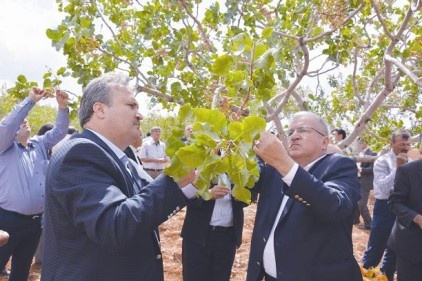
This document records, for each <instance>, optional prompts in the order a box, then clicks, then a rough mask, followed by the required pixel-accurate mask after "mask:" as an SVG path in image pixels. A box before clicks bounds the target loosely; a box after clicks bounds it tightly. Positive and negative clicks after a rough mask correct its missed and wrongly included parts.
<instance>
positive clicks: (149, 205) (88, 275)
mask: <svg viewBox="0 0 422 281" xmlns="http://www.w3.org/2000/svg"><path fill="white" fill-rule="evenodd" d="M128 80H129V79H128V78H127V77H125V76H122V75H118V74H116V73H109V74H106V75H104V76H102V77H100V78H97V79H94V80H93V81H91V82H90V83H89V84H88V85H87V87H86V88H85V89H84V93H83V96H82V100H81V105H80V108H79V120H80V124H81V127H83V128H84V130H83V132H82V133H81V134H80V135H76V136H74V137H72V138H71V139H70V140H69V141H67V142H66V143H64V144H63V145H62V146H61V147H60V148H59V149H58V150H57V152H56V153H55V154H54V155H53V157H52V159H51V162H50V165H49V167H48V171H47V181H46V207H45V208H46V211H45V239H46V241H47V243H46V245H45V251H44V261H43V264H42V276H41V280H45V281H50V280H60V281H66V280H69V281H70V280H79V281H92V280H102V281H103V280H110V281H111V280H113V281H114V280H143V281H162V280H163V279H164V277H163V263H162V258H161V252H160V243H159V237H158V232H157V227H158V226H159V225H160V224H161V223H162V222H164V221H166V220H167V219H169V218H170V217H171V216H172V215H173V214H175V213H176V212H177V211H178V210H180V208H182V207H183V206H184V205H185V204H186V198H190V197H191V196H193V195H194V194H195V191H196V189H195V188H194V187H193V186H192V185H191V184H190V183H191V182H192V181H193V180H194V178H195V174H194V172H192V173H190V174H189V175H188V176H186V177H185V178H182V179H181V180H180V181H179V183H175V182H174V181H173V180H172V179H171V178H169V177H167V176H165V175H161V176H159V177H158V178H157V179H156V180H154V181H153V182H151V183H150V184H149V185H147V186H142V183H141V181H140V179H139V178H138V177H137V173H136V171H135V170H134V167H133V165H131V162H128V159H127V156H126V155H125V154H124V153H123V150H124V149H125V148H126V147H127V146H128V145H129V144H131V143H132V142H133V141H134V139H135V138H137V137H139V127H140V121H141V119H142V116H141V114H140V113H139V112H138V103H137V101H136V99H135V96H134V95H133V93H132V92H131V91H130V90H129V88H128ZM128 163H129V164H128ZM180 187H182V188H180ZM191 191H193V193H190V192H191Z"/></svg>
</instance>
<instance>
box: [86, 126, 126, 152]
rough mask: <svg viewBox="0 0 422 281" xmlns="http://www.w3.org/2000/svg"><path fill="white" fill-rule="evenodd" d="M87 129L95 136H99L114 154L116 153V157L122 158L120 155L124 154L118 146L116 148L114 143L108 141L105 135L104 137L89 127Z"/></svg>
mask: <svg viewBox="0 0 422 281" xmlns="http://www.w3.org/2000/svg"><path fill="white" fill-rule="evenodd" d="M87 130H89V131H91V132H93V133H94V134H95V135H96V136H97V137H99V138H100V139H101V140H102V141H103V142H104V143H105V144H106V145H107V146H108V147H109V148H110V149H111V150H112V151H113V152H114V154H116V156H117V158H119V159H122V157H123V156H125V155H126V154H125V153H124V152H123V151H122V150H121V149H120V148H118V147H117V146H116V145H114V144H113V143H112V142H111V141H109V140H108V139H107V138H106V137H104V136H103V135H101V134H100V133H98V132H96V131H94V130H91V129H87Z"/></svg>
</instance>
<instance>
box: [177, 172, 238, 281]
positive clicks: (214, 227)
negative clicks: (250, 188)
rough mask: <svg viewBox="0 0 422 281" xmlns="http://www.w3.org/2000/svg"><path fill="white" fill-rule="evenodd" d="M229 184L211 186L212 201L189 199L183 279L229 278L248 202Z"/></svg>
mask: <svg viewBox="0 0 422 281" xmlns="http://www.w3.org/2000/svg"><path fill="white" fill-rule="evenodd" d="M223 176H224V175H223ZM225 182H226V183H227V181H225ZM227 186H228V184H226V185H225V186H222V185H215V186H213V187H211V188H210V194H211V196H212V199H211V200H208V201H205V200H203V199H202V198H200V197H195V198H193V199H190V200H188V203H187V210H186V216H185V221H184V224H183V228H182V232H181V236H182V237H183V242H182V263H183V280H184V281H197V280H201V281H229V280H230V274H231V271H232V266H233V262H234V258H235V254H236V249H237V248H239V247H240V245H241V243H242V231H243V208H244V207H245V206H246V204H245V203H243V202H240V201H237V200H235V199H234V198H233V197H232V196H231V194H230V189H229V188H228V187H227Z"/></svg>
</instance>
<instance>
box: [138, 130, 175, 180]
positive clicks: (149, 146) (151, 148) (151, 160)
mask: <svg viewBox="0 0 422 281" xmlns="http://www.w3.org/2000/svg"><path fill="white" fill-rule="evenodd" d="M160 136H161V129H160V128H159V127H153V128H152V129H151V138H150V139H148V140H146V141H144V143H143V144H142V146H141V151H140V152H139V158H141V162H142V165H143V166H144V170H145V172H147V173H148V174H149V175H150V176H151V177H152V178H153V179H155V178H156V177H158V176H159V175H160V174H161V173H162V172H163V170H164V168H165V167H166V164H167V162H168V161H169V159H168V157H167V155H166V145H165V143H164V142H162V141H161V140H160Z"/></svg>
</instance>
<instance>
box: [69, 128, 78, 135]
mask: <svg viewBox="0 0 422 281" xmlns="http://www.w3.org/2000/svg"><path fill="white" fill-rule="evenodd" d="M77 132H78V130H76V128H75V127H69V128H68V129H67V133H68V134H69V135H73V134H74V133H77Z"/></svg>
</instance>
